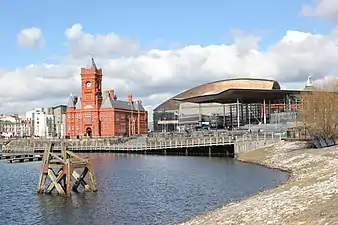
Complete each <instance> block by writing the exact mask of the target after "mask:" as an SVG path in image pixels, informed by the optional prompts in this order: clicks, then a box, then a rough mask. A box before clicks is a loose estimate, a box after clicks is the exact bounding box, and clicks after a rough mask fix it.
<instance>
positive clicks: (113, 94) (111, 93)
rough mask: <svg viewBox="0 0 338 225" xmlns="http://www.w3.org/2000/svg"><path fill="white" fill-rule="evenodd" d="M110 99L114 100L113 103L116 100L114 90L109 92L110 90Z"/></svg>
mask: <svg viewBox="0 0 338 225" xmlns="http://www.w3.org/2000/svg"><path fill="white" fill-rule="evenodd" d="M110 97H111V98H112V99H114V101H115V100H116V99H117V98H116V95H115V91H114V89H111V90H110Z"/></svg>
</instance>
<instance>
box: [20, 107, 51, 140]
mask: <svg viewBox="0 0 338 225" xmlns="http://www.w3.org/2000/svg"><path fill="white" fill-rule="evenodd" d="M52 113H53V108H52V107H48V108H36V109H34V110H31V111H28V112H26V121H27V122H26V123H27V124H28V125H29V131H30V132H29V133H30V136H36V137H54V136H55V129H54V116H53V114H52Z"/></svg>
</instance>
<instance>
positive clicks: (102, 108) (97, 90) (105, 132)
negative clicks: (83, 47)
mask: <svg viewBox="0 0 338 225" xmlns="http://www.w3.org/2000/svg"><path fill="white" fill-rule="evenodd" d="M81 82H82V84H81V96H80V97H79V96H76V95H70V97H69V101H68V105H67V112H66V134H67V136H70V137H77V136H115V135H134V134H145V133H147V132H148V113H147V111H146V110H145V109H144V107H143V105H142V102H141V101H134V100H133V97H132V94H129V95H128V100H127V101H123V100H119V99H117V97H116V95H115V92H114V90H109V91H105V93H104V96H102V69H99V68H97V67H96V64H95V62H94V59H92V66H91V67H90V68H81Z"/></svg>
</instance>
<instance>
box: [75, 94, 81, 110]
mask: <svg viewBox="0 0 338 225" xmlns="http://www.w3.org/2000/svg"><path fill="white" fill-rule="evenodd" d="M81 101H82V98H81V97H80V98H79V99H78V100H77V103H76V105H75V108H76V109H82V105H81Z"/></svg>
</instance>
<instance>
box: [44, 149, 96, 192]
mask: <svg viewBox="0 0 338 225" xmlns="http://www.w3.org/2000/svg"><path fill="white" fill-rule="evenodd" d="M54 145H55V143H50V144H49V145H46V147H45V151H44V155H43V159H42V171H41V174H40V179H39V183H38V193H39V194H50V193H52V191H53V190H56V192H57V193H58V194H60V195H65V196H70V195H71V192H72V191H75V192H77V191H78V188H79V186H80V185H81V186H83V187H84V189H85V190H86V191H94V192H95V191H97V188H96V179H95V174H94V171H93V169H92V167H91V164H90V160H89V159H88V158H83V157H80V156H78V155H76V154H75V153H73V152H71V151H69V150H68V148H67V146H66V144H65V143H62V144H61V154H56V153H54V152H53V148H54ZM80 171H82V172H80ZM87 174H88V175H89V179H88V180H89V181H86V180H85V178H86V175H87ZM47 178H49V180H50V183H49V184H48V185H46V181H47Z"/></svg>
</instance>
